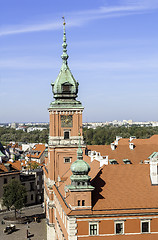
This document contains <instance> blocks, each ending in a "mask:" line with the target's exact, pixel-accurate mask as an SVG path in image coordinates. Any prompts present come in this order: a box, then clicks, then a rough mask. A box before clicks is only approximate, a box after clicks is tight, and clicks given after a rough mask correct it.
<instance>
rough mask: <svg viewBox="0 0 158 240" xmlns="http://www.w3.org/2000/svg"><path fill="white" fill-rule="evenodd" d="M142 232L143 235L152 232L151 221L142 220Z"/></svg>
mask: <svg viewBox="0 0 158 240" xmlns="http://www.w3.org/2000/svg"><path fill="white" fill-rule="evenodd" d="M141 232H142V233H149V232H150V220H142V221H141Z"/></svg>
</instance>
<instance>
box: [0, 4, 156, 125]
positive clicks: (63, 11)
mask: <svg viewBox="0 0 158 240" xmlns="http://www.w3.org/2000/svg"><path fill="white" fill-rule="evenodd" d="M0 5H1V14H0V21H1V27H0V29H1V30H0V56H1V57H0V88H1V91H0V101H1V114H0V122H48V111H47V108H48V107H49V103H50V102H51V101H52V100H53V94H52V92H51V85H50V84H51V81H53V82H54V81H55V79H56V77H57V75H58V73H59V70H60V68H61V63H62V60H61V58H60V56H61V54H62V37H63V36H62V35H63V30H62V18H61V17H62V16H65V19H66V23H67V24H66V33H67V43H68V47H67V49H68V55H69V59H68V64H69V67H70V69H71V71H72V74H73V76H74V77H75V79H76V80H77V81H78V82H79V84H80V85H79V97H78V99H79V100H80V101H81V102H82V103H83V106H84V107H85V110H84V113H83V122H104V121H110V120H114V119H118V120H123V119H133V120H134V121H148V120H150V121H157V120H158V117H157V112H156V111H155V109H156V107H157V104H156V103H157V102H158V95H157V88H158V81H157V78H158V33H157V31H156V28H155V24H156V22H157V20H158V19H157V18H158V14H157V13H158V3H157V1H155V0H150V1H149V0H138V1H134V0H133V1H130V0H129V1H127V0H126V1H124V0H120V1H112V3H111V1H110V0H107V1H103V0H99V1H97V2H96V1H85V2H84V1H80V2H73V1H72V0H69V1H67V2H65V1H63V0H59V1H58V2H56V3H53V2H52V1H49V0H47V1H45V2H43V1H41V0H40V1H37V0H35V1H34V2H32V1H31V0H28V1H27V2H22V3H21V1H20V0H15V1H14V2H11V1H10V0H6V1H5V2H3V3H0ZM8 6H9V7H8Z"/></svg>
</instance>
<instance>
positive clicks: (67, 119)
mask: <svg viewBox="0 0 158 240" xmlns="http://www.w3.org/2000/svg"><path fill="white" fill-rule="evenodd" d="M61 127H72V115H61Z"/></svg>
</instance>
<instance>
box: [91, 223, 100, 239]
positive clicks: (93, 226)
mask: <svg viewBox="0 0 158 240" xmlns="http://www.w3.org/2000/svg"><path fill="white" fill-rule="evenodd" d="M98 232H99V231H98V222H91V223H89V235H91V236H93V235H98Z"/></svg>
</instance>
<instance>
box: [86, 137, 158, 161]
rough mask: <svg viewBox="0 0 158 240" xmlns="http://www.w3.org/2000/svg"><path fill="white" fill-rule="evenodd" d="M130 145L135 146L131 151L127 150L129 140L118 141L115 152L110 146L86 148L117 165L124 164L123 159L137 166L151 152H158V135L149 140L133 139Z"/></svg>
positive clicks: (89, 146)
mask: <svg viewBox="0 0 158 240" xmlns="http://www.w3.org/2000/svg"><path fill="white" fill-rule="evenodd" d="M132 143H134V145H135V147H134V149H133V150H131V149H130V148H129V139H120V140H119V142H118V145H117V146H116V149H115V150H112V149H111V146H110V145H88V146H87V148H88V149H89V150H92V151H97V152H100V153H101V156H108V158H109V159H115V160H116V161H117V162H118V163H119V164H124V163H123V159H129V160H130V161H131V162H132V163H133V164H138V163H140V161H141V160H143V161H144V160H148V157H149V156H150V155H151V154H152V153H153V152H158V135H153V136H152V137H151V138H149V139H134V140H132Z"/></svg>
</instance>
